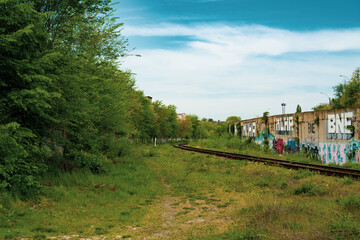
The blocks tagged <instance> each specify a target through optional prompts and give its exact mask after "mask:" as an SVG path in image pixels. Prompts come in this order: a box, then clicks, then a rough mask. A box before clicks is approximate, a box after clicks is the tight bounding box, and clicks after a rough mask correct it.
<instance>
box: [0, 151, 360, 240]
mask: <svg viewBox="0 0 360 240" xmlns="http://www.w3.org/2000/svg"><path fill="white" fill-rule="evenodd" d="M135 149H136V151H135V152H133V153H132V154H131V155H129V156H127V157H122V158H118V159H116V162H117V164H115V165H114V167H113V168H112V169H111V171H110V172H109V173H108V174H106V175H105V174H103V175H94V174H92V173H90V172H72V173H62V174H58V175H57V176H54V175H49V176H46V177H44V178H43V180H42V182H43V184H44V194H43V196H42V198H40V199H38V200H34V201H26V202H24V201H20V200H18V199H14V198H12V197H11V196H9V195H7V194H2V195H1V196H0V213H1V214H0V239H17V238H22V237H27V238H30V239H48V238H50V237H60V236H65V235H66V236H74V237H73V239H79V238H90V239H96V238H103V237H107V238H108V239H115V238H120V237H122V238H132V239H144V238H149V239H292V238H295V239H329V238H330V239H358V238H359V237H360V227H359V226H360V211H359V210H358V209H359V206H360V198H359V194H358V193H359V192H360V183H359V181H356V180H353V179H350V178H344V179H341V178H335V177H328V176H320V175H317V174H313V173H312V172H309V171H305V170H301V171H294V170H288V169H284V168H279V167H270V166H266V165H264V164H261V163H253V162H247V161H233V160H228V159H222V158H217V157H214V156H209V155H203V154H197V153H192V152H187V151H181V150H178V149H175V148H173V147H172V146H170V145H160V146H158V147H157V148H156V149H155V148H153V147H151V146H140V147H135Z"/></svg>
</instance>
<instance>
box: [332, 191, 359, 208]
mask: <svg viewBox="0 0 360 240" xmlns="http://www.w3.org/2000/svg"><path fill="white" fill-rule="evenodd" d="M336 202H337V203H339V204H340V205H342V206H343V207H344V208H346V209H348V210H357V209H359V208H360V194H356V195H350V196H348V197H344V198H341V199H337V200H336Z"/></svg>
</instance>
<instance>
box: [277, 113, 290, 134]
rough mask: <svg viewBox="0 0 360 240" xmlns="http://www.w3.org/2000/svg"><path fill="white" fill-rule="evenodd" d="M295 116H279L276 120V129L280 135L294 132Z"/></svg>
mask: <svg viewBox="0 0 360 240" xmlns="http://www.w3.org/2000/svg"><path fill="white" fill-rule="evenodd" d="M293 127H294V122H293V117H279V118H276V120H275V131H276V134H279V135H292V134H293Z"/></svg>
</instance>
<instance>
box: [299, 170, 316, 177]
mask: <svg viewBox="0 0 360 240" xmlns="http://www.w3.org/2000/svg"><path fill="white" fill-rule="evenodd" d="M313 175H315V173H314V172H312V171H310V170H307V169H299V170H297V171H296V172H295V173H294V179H303V178H307V177H310V176H313Z"/></svg>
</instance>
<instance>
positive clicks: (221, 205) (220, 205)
mask: <svg viewBox="0 0 360 240" xmlns="http://www.w3.org/2000/svg"><path fill="white" fill-rule="evenodd" d="M230 204H231V202H226V203H224V204H219V205H217V207H218V208H225V207H228V206H229V205H230Z"/></svg>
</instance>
